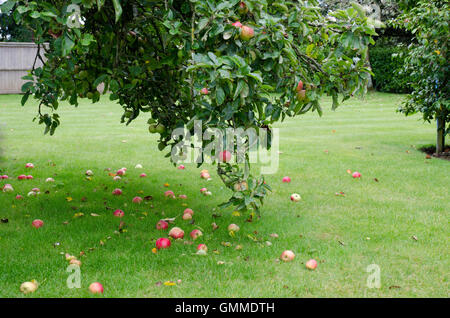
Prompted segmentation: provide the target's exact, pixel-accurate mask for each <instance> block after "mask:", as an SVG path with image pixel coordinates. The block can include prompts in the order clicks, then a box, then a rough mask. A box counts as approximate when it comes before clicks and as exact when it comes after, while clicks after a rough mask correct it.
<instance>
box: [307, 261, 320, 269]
mask: <svg viewBox="0 0 450 318" xmlns="http://www.w3.org/2000/svg"><path fill="white" fill-rule="evenodd" d="M305 266H306V268H307V269H310V270H315V269H316V267H317V261H316V260H315V259H310V260H309V261H307V262H306V264H305Z"/></svg>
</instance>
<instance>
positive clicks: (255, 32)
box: [6, 0, 376, 211]
mask: <svg viewBox="0 0 450 318" xmlns="http://www.w3.org/2000/svg"><path fill="white" fill-rule="evenodd" d="M11 3H14V8H13V10H14V13H13V14H14V17H15V19H16V21H17V22H20V23H22V24H24V25H26V26H29V27H31V28H32V29H33V30H34V31H35V39H36V41H37V43H39V44H42V43H44V42H48V43H49V48H48V49H45V53H44V54H45V57H46V59H47V60H46V62H45V65H44V66H43V67H39V68H36V69H33V71H32V72H31V74H30V76H28V77H27V78H28V79H29V80H34V81H35V82H32V81H30V82H29V83H26V84H25V85H24V87H23V91H24V93H25V95H24V99H23V102H24V103H25V102H26V100H27V98H28V96H30V95H33V96H34V97H35V98H37V99H38V100H40V106H39V110H38V116H37V119H38V120H39V122H40V123H43V124H45V126H46V132H47V131H48V132H50V134H53V133H54V131H55V129H56V127H57V126H58V125H59V123H60V119H59V116H58V115H57V113H56V111H57V109H58V105H59V102H60V101H61V100H67V101H69V103H70V104H72V105H75V106H76V105H78V98H89V99H91V100H92V101H93V102H97V101H98V100H99V99H100V93H99V92H98V91H97V85H98V84H100V83H104V85H105V90H104V91H105V92H106V91H109V92H111V94H110V98H111V99H112V100H117V102H118V103H119V104H120V105H121V106H122V107H123V109H124V114H123V116H122V122H126V124H129V123H131V122H132V121H133V120H134V119H136V118H137V117H138V116H139V115H141V114H142V113H149V114H150V115H151V118H150V119H149V125H150V126H149V129H150V131H151V132H158V133H159V134H160V141H159V149H160V150H163V149H165V148H166V147H169V148H173V147H174V146H175V144H176V141H174V140H173V139H172V137H171V132H172V131H173V129H175V128H177V127H182V126H186V127H187V128H188V129H190V130H193V122H194V120H202V122H203V125H204V127H203V129H204V130H205V129H206V128H211V127H212V128H221V129H225V128H228V127H242V128H244V129H246V128H255V129H256V130H258V129H260V128H269V129H270V127H271V125H272V124H273V123H274V122H277V121H280V120H283V119H285V118H286V116H296V115H300V114H304V113H306V112H308V111H316V112H318V113H319V114H321V113H322V108H321V106H320V104H319V99H320V97H321V96H322V95H324V94H327V95H330V96H332V97H333V101H334V105H333V106H334V107H337V106H338V96H339V95H340V96H342V97H343V99H344V100H345V99H348V98H350V97H351V96H354V95H356V94H363V93H364V92H365V90H366V83H367V81H368V79H369V76H370V74H371V72H370V70H369V69H368V68H367V67H366V65H365V60H366V56H367V50H368V45H369V44H370V43H373V40H372V38H371V36H373V35H376V32H375V27H374V21H373V20H369V19H367V18H366V16H365V14H364V10H362V8H361V7H360V6H358V5H353V6H352V7H350V8H349V9H346V10H337V11H335V12H333V13H329V15H328V16H323V15H322V13H321V10H320V7H319V6H318V2H317V1H315V0H312V1H271V0H258V1H256V0H249V1H246V2H245V3H243V2H242V3H241V2H240V1H239V0H226V1H216V0H207V1H200V0H191V1H181V0H165V1H162V0H139V1H138V0H135V1H131V0H120V1H119V0H111V1H108V0H98V1H93V0H91V1H89V0H83V1H81V0H78V1H75V0H74V1H72V3H76V4H78V5H79V6H80V17H74V15H73V13H69V12H67V7H66V6H64V5H62V4H61V5H55V4H54V1H39V2H37V1H11V0H10V1H7V2H6V5H11ZM69 16H71V18H70V21H71V22H80V21H82V23H81V25H80V27H78V28H77V27H69V26H68V23H67V21H68V18H69ZM236 21H240V24H241V25H242V26H241V25H240V24H238V25H236V24H234V25H233V23H235V22H236ZM38 58H41V56H38ZM300 80H302V81H303V83H305V95H306V96H305V98H297V93H296V91H295V88H296V87H297V84H298V82H299V81H300ZM202 88H207V89H208V92H209V94H201V93H200V91H201V89H202ZM44 108H45V109H46V110H47V113H45V112H44ZM208 142H210V141H204V142H203V148H204V147H205V146H206V145H207V143H208ZM269 146H270V145H269ZM167 156H168V157H169V156H170V152H169V153H168V155H167ZM246 159H247V160H246V161H247V162H246V165H245V168H244V173H241V172H242V168H241V167H240V166H239V165H234V166H232V165H231V164H225V166H226V167H225V168H223V167H221V165H219V167H218V168H219V169H218V171H219V175H220V176H221V177H222V178H223V179H224V181H225V182H226V184H227V186H229V187H230V188H232V189H233V191H236V190H235V187H234V185H233V183H236V182H239V183H242V182H243V181H245V182H247V184H248V185H249V186H250V185H254V188H253V187H252V186H250V189H251V190H248V191H247V190H246V191H236V192H242V195H240V194H237V195H236V194H235V195H234V197H233V198H234V199H232V200H231V201H230V203H232V204H233V205H236V206H237V207H238V208H239V209H250V210H256V211H259V208H260V205H261V204H260V203H262V201H263V197H264V195H265V187H263V186H262V184H264V183H263V179H262V178H254V177H253V176H251V174H249V171H248V170H249V164H248V156H247V158H246Z"/></svg>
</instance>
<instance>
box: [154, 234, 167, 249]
mask: <svg viewBox="0 0 450 318" xmlns="http://www.w3.org/2000/svg"><path fill="white" fill-rule="evenodd" d="M169 247H170V240H169V239H168V238H165V237H162V238H159V239H157V240H156V248H157V249H158V250H160V249H162V248H169Z"/></svg>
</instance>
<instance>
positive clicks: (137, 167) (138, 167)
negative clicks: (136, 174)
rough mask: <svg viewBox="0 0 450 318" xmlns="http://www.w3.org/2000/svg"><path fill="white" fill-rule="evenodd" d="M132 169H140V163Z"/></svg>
mask: <svg viewBox="0 0 450 318" xmlns="http://www.w3.org/2000/svg"><path fill="white" fill-rule="evenodd" d="M134 168H135V169H142V168H143V167H142V165H141V164H140V163H138V164H137V165H136V166H135V167H134Z"/></svg>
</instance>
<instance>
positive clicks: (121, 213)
mask: <svg viewBox="0 0 450 318" xmlns="http://www.w3.org/2000/svg"><path fill="white" fill-rule="evenodd" d="M113 215H114V216H115V217H118V218H121V217H123V216H124V215H125V212H123V211H122V210H119V209H117V210H115V211H114V213H113Z"/></svg>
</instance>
